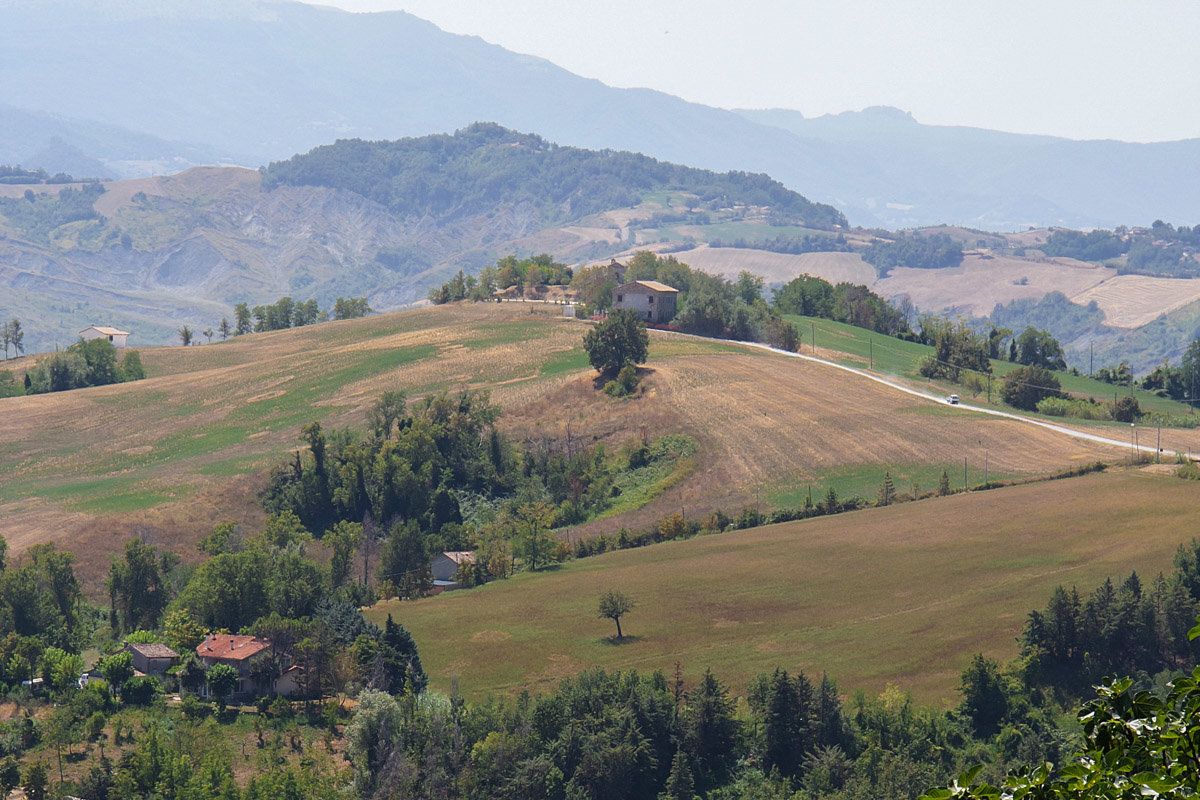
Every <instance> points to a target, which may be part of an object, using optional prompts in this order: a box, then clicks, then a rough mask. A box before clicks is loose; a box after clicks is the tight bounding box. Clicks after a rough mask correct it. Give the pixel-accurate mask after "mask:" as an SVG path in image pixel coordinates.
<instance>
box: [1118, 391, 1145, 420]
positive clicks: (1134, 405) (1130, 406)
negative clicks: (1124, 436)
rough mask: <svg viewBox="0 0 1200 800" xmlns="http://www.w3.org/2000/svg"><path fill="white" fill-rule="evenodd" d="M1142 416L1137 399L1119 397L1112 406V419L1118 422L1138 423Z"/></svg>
mask: <svg viewBox="0 0 1200 800" xmlns="http://www.w3.org/2000/svg"><path fill="white" fill-rule="evenodd" d="M1141 416H1142V409H1141V407H1139V406H1138V401H1137V398H1136V397H1131V396H1129V395H1125V396H1124V397H1118V398H1117V399H1116V401H1114V402H1113V404H1112V418H1113V419H1115V420H1116V421H1117V422H1136V421H1137V420H1138V418H1139V417H1141Z"/></svg>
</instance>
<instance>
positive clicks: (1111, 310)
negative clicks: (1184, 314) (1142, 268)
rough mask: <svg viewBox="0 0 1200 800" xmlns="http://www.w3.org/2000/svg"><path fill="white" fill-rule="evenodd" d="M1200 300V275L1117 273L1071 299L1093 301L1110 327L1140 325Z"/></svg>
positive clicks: (1083, 303)
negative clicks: (1170, 275)
mask: <svg viewBox="0 0 1200 800" xmlns="http://www.w3.org/2000/svg"><path fill="white" fill-rule="evenodd" d="M1198 299H1200V278H1150V277H1147V276H1145V275H1117V276H1116V277H1115V278H1110V279H1108V280H1106V281H1104V283H1101V284H1099V285H1098V286H1093V287H1091V288H1090V289H1087V290H1086V291H1083V292H1080V293H1079V294H1077V295H1075V296H1074V297H1072V298H1071V302H1072V303H1078V304H1080V305H1087V304H1088V303H1090V302H1092V301H1095V302H1096V305H1098V306H1100V310H1101V311H1103V312H1104V322H1105V324H1106V325H1111V326H1113V327H1114V328H1140V327H1141V326H1142V325H1146V324H1149V323H1150V322H1153V321H1154V320H1155V319H1157V318H1158V317H1159V316H1160V315H1162V314H1166V313H1169V312H1171V311H1174V310H1175V309H1177V308H1183V307H1184V306H1186V305H1187V304H1188V303H1192V302H1194V301H1196V300H1198Z"/></svg>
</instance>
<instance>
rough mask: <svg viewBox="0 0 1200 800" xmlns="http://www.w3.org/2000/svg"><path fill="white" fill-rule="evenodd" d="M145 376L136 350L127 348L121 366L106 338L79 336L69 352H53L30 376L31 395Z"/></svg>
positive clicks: (28, 377) (102, 384)
mask: <svg viewBox="0 0 1200 800" xmlns="http://www.w3.org/2000/svg"><path fill="white" fill-rule="evenodd" d="M144 377H145V370H144V369H143V368H142V362H141V357H140V356H138V354H137V352H136V351H132V350H131V351H127V352H126V353H125V357H124V359H123V360H122V363H121V364H120V366H118V364H117V351H116V348H114V347H113V345H112V342H110V341H108V340H107V339H104V338H96V339H89V340H87V341H84V340H82V339H80V340H79V341H78V342H76V343H75V344H73V345H71V346H70V347H68V348H67V349H66V351H64V352H59V353H54V354H53V355H52V356H50V358H49V359H47V360H46V361H43V362H42V363H40V364H38V365H37V366H36V367H34V368H33V369H31V370H30V371H29V373H28V375H27V379H28V381H29V386H30V388H29V392H30V393H31V394H41V393H44V392H62V391H67V390H68V389H80V388H83V387H85V386H107V385H108V384H111V383H117V382H120V381H131V380H140V379H141V378H144Z"/></svg>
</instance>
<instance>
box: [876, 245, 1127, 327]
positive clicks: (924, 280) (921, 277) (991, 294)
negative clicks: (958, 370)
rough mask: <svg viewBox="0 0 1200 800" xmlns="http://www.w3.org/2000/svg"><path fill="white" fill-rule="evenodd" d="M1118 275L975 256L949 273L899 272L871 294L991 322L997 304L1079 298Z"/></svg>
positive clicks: (1071, 264)
mask: <svg viewBox="0 0 1200 800" xmlns="http://www.w3.org/2000/svg"><path fill="white" fill-rule="evenodd" d="M1116 274H1117V271H1116V270H1115V269H1111V268H1109V267H1101V266H1098V265H1096V264H1089V263H1086V262H1084V261H1076V260H1074V259H1070V258H1052V259H1045V260H1040V261H1034V260H1032V259H1024V258H1012V257H1003V256H978V255H970V256H966V257H964V258H963V262H962V264H961V265H960V266H957V267H952V268H949V269H912V268H910V267H897V268H896V269H893V270H892V271H891V273H889V274H888V276H887V277H886V278H883V279H882V280H879V281H876V282H875V284H874V285H873V286H872V287H871V288H872V289H873V290H874V291H876V292H878V293H879V294H882V295H883V296H884V297H900V296H901V295H908V297H909V298H910V299H911V300H912V302H913V303H914V304H915V305H916V306H917V307H918V308H920V309H922V310H924V311H931V312H933V311H939V310H942V309H953V310H955V311H958V312H965V313H970V314H975V315H977V316H986V315H988V314H991V313H992V309H993V308H995V307H996V304H997V303H1010V302H1012V301H1013V300H1021V299H1033V300H1036V299H1038V298H1040V297H1042V296H1043V295H1045V294H1047V293H1049V292H1062V293H1063V294H1064V295H1066V296H1067V297H1073V296H1075V295H1078V294H1080V293H1082V292H1084V291H1087V290H1088V289H1090V288H1092V287H1094V286H1097V285H1099V284H1100V283H1101V282H1103V281H1106V280H1108V279H1109V278H1113V277H1115V276H1116Z"/></svg>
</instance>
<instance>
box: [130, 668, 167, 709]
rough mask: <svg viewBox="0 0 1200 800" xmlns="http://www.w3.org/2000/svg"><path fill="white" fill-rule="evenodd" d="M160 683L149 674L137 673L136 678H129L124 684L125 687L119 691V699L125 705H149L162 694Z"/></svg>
mask: <svg viewBox="0 0 1200 800" xmlns="http://www.w3.org/2000/svg"><path fill="white" fill-rule="evenodd" d="M162 693H163V688H162V684H161V683H159V682H158V679H157V678H152V677H150V676H149V675H139V676H137V677H136V678H130V679H129V682H128V683H126V684H125V688H124V689H123V690H122V691H121V700H123V701H124V702H125V704H126V705H131V706H149V705H152V704H153V703H154V701H155V700H157V699H158V698H159V697H161V696H162Z"/></svg>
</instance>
